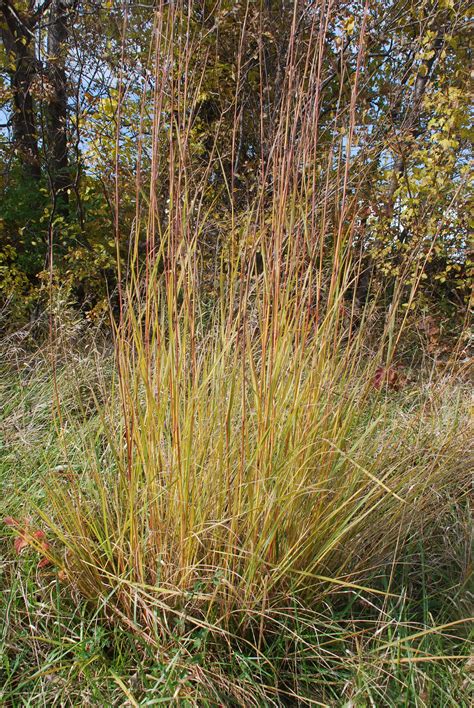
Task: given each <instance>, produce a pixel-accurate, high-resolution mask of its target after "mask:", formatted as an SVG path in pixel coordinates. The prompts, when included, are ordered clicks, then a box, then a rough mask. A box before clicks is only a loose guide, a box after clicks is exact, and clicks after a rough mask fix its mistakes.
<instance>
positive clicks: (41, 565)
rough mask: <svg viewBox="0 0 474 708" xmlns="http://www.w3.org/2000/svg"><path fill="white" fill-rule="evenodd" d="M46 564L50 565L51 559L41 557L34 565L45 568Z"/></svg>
mask: <svg viewBox="0 0 474 708" xmlns="http://www.w3.org/2000/svg"><path fill="white" fill-rule="evenodd" d="M48 565H52V561H51V560H50V559H49V558H42V559H41V560H40V562H39V563H38V565H37V566H36V567H37V568H38V569H40V568H46V566H48Z"/></svg>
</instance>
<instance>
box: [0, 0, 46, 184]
mask: <svg viewBox="0 0 474 708" xmlns="http://www.w3.org/2000/svg"><path fill="white" fill-rule="evenodd" d="M0 11H1V13H2V15H3V18H4V20H5V25H3V26H2V27H1V28H0V33H1V38H2V42H3V45H4V47H5V50H6V52H7V54H8V56H9V58H10V61H11V63H12V65H13V67H12V68H10V69H9V74H10V81H11V88H12V94H13V115H12V130H13V144H14V148H15V150H16V152H17V154H18V157H19V159H20V162H21V164H22V167H23V170H24V173H25V176H28V177H32V178H34V179H35V180H38V179H39V178H40V175H41V166H40V158H39V150H38V137H37V132H36V116H35V110H34V102H33V97H32V92H31V88H32V85H33V81H34V79H35V77H36V76H37V69H38V67H37V62H36V58H35V54H34V35H33V32H32V29H31V27H30V26H29V23H28V18H26V17H20V16H19V14H18V13H17V12H16V11H15V9H14V8H13V7H12V6H11V5H10V3H8V2H6V1H5V0H3V2H1V4H0Z"/></svg>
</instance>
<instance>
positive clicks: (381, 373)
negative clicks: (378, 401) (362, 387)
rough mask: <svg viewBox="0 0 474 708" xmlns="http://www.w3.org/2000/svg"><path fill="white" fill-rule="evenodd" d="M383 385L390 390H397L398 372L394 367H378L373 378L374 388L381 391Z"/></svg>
mask: <svg viewBox="0 0 474 708" xmlns="http://www.w3.org/2000/svg"><path fill="white" fill-rule="evenodd" d="M382 384H386V385H387V386H388V388H392V389H397V388H398V384H399V380H398V371H397V370H396V369H394V368H393V367H392V366H389V367H388V368H384V367H383V366H379V367H377V369H376V371H375V375H374V378H373V385H374V388H376V389H380V388H381V386H382Z"/></svg>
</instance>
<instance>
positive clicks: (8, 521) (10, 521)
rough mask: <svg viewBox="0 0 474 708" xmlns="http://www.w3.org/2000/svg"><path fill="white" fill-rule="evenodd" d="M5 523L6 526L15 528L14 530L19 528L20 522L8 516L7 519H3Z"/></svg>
mask: <svg viewBox="0 0 474 708" xmlns="http://www.w3.org/2000/svg"><path fill="white" fill-rule="evenodd" d="M3 523H4V524H5V526H13V527H14V528H16V527H17V526H19V523H18V521H17V520H16V519H14V518H13V516H7V517H6V518H5V519H3Z"/></svg>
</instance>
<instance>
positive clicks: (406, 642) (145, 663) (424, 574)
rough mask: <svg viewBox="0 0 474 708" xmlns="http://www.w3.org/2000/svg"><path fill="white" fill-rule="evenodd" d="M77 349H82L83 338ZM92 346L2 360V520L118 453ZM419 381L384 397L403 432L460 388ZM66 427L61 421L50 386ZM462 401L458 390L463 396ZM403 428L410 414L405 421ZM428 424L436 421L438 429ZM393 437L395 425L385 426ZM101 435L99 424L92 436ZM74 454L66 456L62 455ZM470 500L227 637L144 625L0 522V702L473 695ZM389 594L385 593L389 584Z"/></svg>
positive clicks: (440, 411) (307, 700)
mask: <svg viewBox="0 0 474 708" xmlns="http://www.w3.org/2000/svg"><path fill="white" fill-rule="evenodd" d="M78 351H81V347H79V348H78ZM94 360H95V361H96V362H97V359H96V358H95V357H94V355H93V354H87V355H84V354H83V353H82V354H81V355H79V354H78V353H77V352H74V351H73V350H71V351H70V352H69V355H68V357H67V358H63V359H62V360H60V361H59V364H58V368H57V384H56V387H55V386H54V385H53V380H52V377H51V373H50V369H49V368H48V357H47V356H44V354H43V352H41V351H36V352H34V354H32V355H29V356H26V355H24V354H22V355H21V356H19V357H18V359H17V361H16V362H12V360H11V357H10V360H9V361H8V360H7V358H5V363H4V365H3V371H2V419H1V432H2V448H1V457H0V475H1V484H2V498H1V500H0V508H1V515H2V517H5V516H15V517H16V518H19V519H21V518H23V517H24V516H26V515H29V514H32V515H33V517H34V521H33V523H34V524H37V525H38V526H42V527H43V528H44V527H45V526H44V523H43V522H42V521H41V520H40V519H39V517H38V516H37V514H35V511H34V506H35V505H38V508H39V509H42V511H43V513H44V514H45V515H46V516H47V515H48V514H49V513H50V510H49V507H48V500H47V498H46V496H45V487H44V480H45V479H48V478H49V477H50V472H51V470H52V469H53V470H54V469H55V468H56V470H57V472H56V474H58V475H59V476H61V475H63V474H64V472H65V469H66V468H67V469H68V470H69V469H70V468H72V469H73V470H74V471H75V473H77V474H80V473H81V472H83V471H84V468H87V465H88V464H90V461H91V455H92V451H91V446H90V441H91V439H93V440H94V441H95V443H96V445H95V448H94V451H93V454H94V456H95V458H96V460H97V459H98V460H99V461H102V463H104V462H105V461H107V460H108V461H109V463H110V460H111V459H112V458H111V457H110V455H109V454H108V451H107V443H106V441H105V440H104V439H103V437H102V435H101V425H102V422H101V418H100V416H99V415H97V410H96V408H95V405H91V401H95V403H97V401H98V400H99V399H100V397H101V395H102V394H103V393H104V385H105V390H107V385H106V384H107V381H108V379H107V376H108V374H107V373H106V372H107V371H109V372H110V370H111V367H110V364H107V357H106V356H105V355H101V359H100V361H101V362H102V364H101V367H102V368H101V371H102V373H100V374H99V375H97V376H92V375H91V371H92V370H93V367H94V363H93V362H94ZM441 385H442V384H441V383H438V384H434V383H431V384H430V385H427V386H425V387H422V386H421V385H420V386H416V387H415V386H413V387H411V390H407V391H404V392H401V393H393V394H391V395H388V396H387V397H386V400H385V402H384V406H385V407H386V408H387V410H388V411H389V412H390V419H391V420H392V424H393V426H394V428H395V429H398V430H400V428H399V426H400V424H401V421H405V422H406V421H407V419H411V418H413V416H415V417H416V416H418V415H419V412H420V409H423V410H425V411H427V410H429V409H434V410H435V412H436V420H437V424H438V426H439V428H438V429H442V428H443V426H447V425H448V423H450V424H452V423H453V420H452V419H453V414H454V411H455V410H457V411H458V413H457V415H459V416H460V417H461V418H462V417H463V416H464V415H465V412H464V411H465V405H466V393H465V391H464V389H463V386H462V385H461V384H459V383H456V382H452V383H450V384H449V385H446V382H444V384H443V388H442V396H441V398H442V402H441V403H440V400H439V399H440V393H439V390H438V389H437V387H440V386H441ZM58 395H59V397H60V399H61V405H62V410H63V411H64V413H65V414H66V412H67V425H64V424H63V425H62V426H58V425H57V424H53V423H52V421H54V420H56V421H57V418H56V416H54V415H53V412H54V406H55V397H56V396H58ZM456 402H457V403H456ZM408 427H409V426H408ZM432 432H433V431H432ZM387 434H389V432H388V431H387ZM91 436H92V437H91ZM65 451H67V454H66V452H65ZM466 501H467V500H466V499H465V498H464V500H459V499H455V498H453V500H452V503H451V504H450V503H449V500H448V501H447V500H446V499H444V501H443V505H442V509H443V511H442V513H440V514H439V515H437V516H436V518H435V523H434V524H433V523H431V524H430V525H429V527H428V528H427V532H426V533H425V534H422V535H420V533H419V531H420V527H419V526H417V528H416V534H408V536H407V537H406V538H405V540H404V543H403V545H401V546H400V548H398V549H397V553H396V555H394V556H393V558H392V560H393V561H394V563H393V564H392V565H391V564H390V563H388V564H385V565H383V566H379V567H377V568H376V569H374V571H373V573H372V575H370V573H369V574H368V575H367V576H366V578H365V581H364V582H365V584H366V585H369V586H370V587H372V588H374V589H377V590H379V591H381V592H384V593H385V595H384V594H382V595H379V594H373V593H368V592H364V591H361V590H357V589H354V588H349V587H344V586H342V587H340V588H339V589H336V590H335V591H331V592H329V593H326V594H325V596H324V598H323V599H322V600H321V601H320V602H318V603H315V604H314V605H311V606H308V605H305V603H304V601H303V600H301V599H298V597H297V596H294V597H292V596H291V594H288V595H287V598H286V605H281V604H280V605H278V606H274V607H269V608H268V609H267V611H266V613H265V629H264V632H263V633H262V632H261V631H260V625H261V613H260V614H259V613H256V620H255V621H254V622H250V623H248V624H247V626H246V629H245V630H244V631H242V632H241V633H240V634H238V633H237V632H233V633H232V635H227V636H221V635H219V634H217V635H216V633H215V632H213V631H210V629H209V628H206V626H201V627H199V626H196V624H195V623H193V622H191V623H190V622H188V621H187V620H186V617H181V620H179V621H177V622H175V623H173V624H172V626H169V627H168V632H166V633H164V632H163V627H162V618H159V617H157V621H156V624H155V626H153V623H152V622H147V623H145V624H144V623H143V619H142V617H141V616H140V612H136V614H135V616H134V614H133V609H132V612H131V614H130V615H129V616H128V617H124V616H120V615H119V614H117V611H116V608H115V607H114V597H113V594H114V592H113V590H112V591H111V592H110V595H109V596H108V595H102V596H101V597H100V598H98V599H97V600H95V601H94V602H90V601H87V600H86V599H85V598H84V597H83V596H81V594H80V593H79V592H78V591H77V589H76V588H75V587H74V584H72V585H71V584H69V583H67V582H64V581H62V580H61V579H60V577H58V570H57V568H55V567H52V566H50V567H47V568H43V569H40V570H38V568H37V563H38V559H39V555H38V553H37V552H36V551H35V550H34V549H32V548H30V549H26V550H25V551H24V552H23V553H22V554H21V555H20V556H19V557H18V556H17V555H16V554H15V552H14V549H13V540H14V534H13V533H12V531H11V529H9V528H7V527H3V528H2V533H1V551H2V561H1V579H0V613H1V614H0V626H2V632H1V635H0V657H1V659H0V660H1V664H0V686H1V691H2V693H1V694H0V695H1V701H2V705H6V706H9V705H11V706H23V705H31V706H39V705H44V706H50V705H88V704H89V705H94V706H99V705H100V706H102V705H105V706H109V705H110V706H112V705H140V706H146V705H157V704H164V705H209V706H211V705H243V706H247V705H249V706H251V705H255V706H261V705H269V706H271V705H282V706H283V705H311V704H314V705H331V706H333V705H334V706H339V705H340V706H344V705H346V706H348V705H354V706H377V707H378V706H398V705H400V706H420V707H422V706H423V707H424V706H453V708H454V706H466V707H467V706H469V705H471V702H472V690H473V681H472V677H473V674H472V660H471V661H469V659H468V657H469V655H470V654H471V653H472V634H470V631H472V627H471V626H470V624H469V622H467V621H463V620H464V619H465V618H467V617H469V615H470V614H472V613H471V612H470V609H471V605H472V597H473V595H472V592H473V588H472V584H471V580H472V578H471V576H470V567H471V566H470V556H469V550H470V528H471V524H470V518H469V512H468V508H467V503H466ZM387 593H389V594H387Z"/></svg>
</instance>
